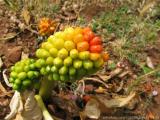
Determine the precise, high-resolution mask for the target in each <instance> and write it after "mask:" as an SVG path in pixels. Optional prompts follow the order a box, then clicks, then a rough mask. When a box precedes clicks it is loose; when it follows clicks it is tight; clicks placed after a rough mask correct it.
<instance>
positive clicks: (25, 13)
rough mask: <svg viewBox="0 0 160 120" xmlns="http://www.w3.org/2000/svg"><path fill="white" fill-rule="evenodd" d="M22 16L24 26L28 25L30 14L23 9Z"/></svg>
mask: <svg viewBox="0 0 160 120" xmlns="http://www.w3.org/2000/svg"><path fill="white" fill-rule="evenodd" d="M22 16H23V18H24V20H25V22H26V24H27V25H29V22H30V19H31V16H30V13H29V11H28V10H27V9H25V8H24V9H23V10H22Z"/></svg>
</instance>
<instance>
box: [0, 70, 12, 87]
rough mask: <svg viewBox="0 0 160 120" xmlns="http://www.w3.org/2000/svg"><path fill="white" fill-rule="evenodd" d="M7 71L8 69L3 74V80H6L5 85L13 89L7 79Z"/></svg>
mask: <svg viewBox="0 0 160 120" xmlns="http://www.w3.org/2000/svg"><path fill="white" fill-rule="evenodd" d="M6 71H7V69H4V70H3V72H2V74H3V79H4V81H5V83H6V85H7V86H8V87H12V84H10V83H9V81H8V78H7V75H6V73H5V72H6Z"/></svg>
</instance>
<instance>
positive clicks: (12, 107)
mask: <svg viewBox="0 0 160 120" xmlns="http://www.w3.org/2000/svg"><path fill="white" fill-rule="evenodd" d="M19 102H20V93H19V92H17V91H16V92H15V93H14V95H13V97H12V99H11V102H10V105H9V107H10V110H11V112H10V113H9V114H8V115H7V116H6V117H5V120H10V119H12V118H14V117H15V116H16V113H17V111H18V107H19Z"/></svg>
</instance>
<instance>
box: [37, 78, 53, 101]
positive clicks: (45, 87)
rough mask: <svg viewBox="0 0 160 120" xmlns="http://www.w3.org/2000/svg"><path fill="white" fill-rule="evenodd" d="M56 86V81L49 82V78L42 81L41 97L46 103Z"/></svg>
mask: <svg viewBox="0 0 160 120" xmlns="http://www.w3.org/2000/svg"><path fill="white" fill-rule="evenodd" d="M54 86H55V81H51V80H48V79H47V78H44V79H43V80H42V81H41V87H40V90H39V95H40V96H41V97H42V98H43V100H45V101H46V100H48V99H49V98H50V97H51V94H52V90H53V88H54Z"/></svg>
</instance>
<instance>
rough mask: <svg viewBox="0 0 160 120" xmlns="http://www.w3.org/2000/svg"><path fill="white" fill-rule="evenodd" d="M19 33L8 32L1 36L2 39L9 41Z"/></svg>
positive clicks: (0, 39)
mask: <svg viewBox="0 0 160 120" xmlns="http://www.w3.org/2000/svg"><path fill="white" fill-rule="evenodd" d="M18 34H19V33H7V34H6V35H4V36H2V37H0V41H8V40H11V39H13V38H15V37H16V36H17V35H18Z"/></svg>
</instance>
